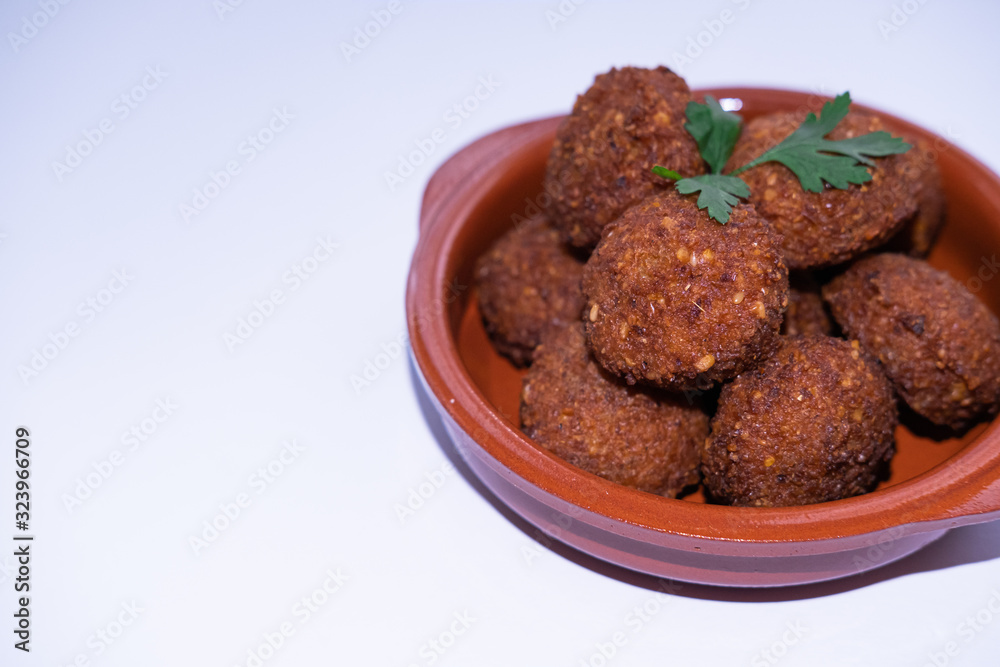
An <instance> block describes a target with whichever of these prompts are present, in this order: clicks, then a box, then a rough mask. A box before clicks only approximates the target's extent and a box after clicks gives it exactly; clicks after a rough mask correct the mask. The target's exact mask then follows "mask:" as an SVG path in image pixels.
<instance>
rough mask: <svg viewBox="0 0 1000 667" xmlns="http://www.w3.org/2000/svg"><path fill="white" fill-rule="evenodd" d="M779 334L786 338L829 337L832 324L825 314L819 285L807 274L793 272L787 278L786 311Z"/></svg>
mask: <svg viewBox="0 0 1000 667" xmlns="http://www.w3.org/2000/svg"><path fill="white" fill-rule="evenodd" d="M781 333H782V334H783V335H788V336H797V335H800V334H801V335H803V336H817V335H821V334H822V335H826V336H829V335H831V334H832V333H833V322H831V321H830V316H829V315H827V312H826V303H824V301H823V296H822V295H821V294H820V286H819V283H817V282H816V280H815V278H813V277H812V276H811V275H809V274H803V273H801V272H797V271H793V272H791V273H790V274H789V276H788V309H787V310H785V319H784V320H783V321H782V323H781Z"/></svg>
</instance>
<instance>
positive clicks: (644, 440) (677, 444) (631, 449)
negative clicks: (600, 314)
mask: <svg viewBox="0 0 1000 667" xmlns="http://www.w3.org/2000/svg"><path fill="white" fill-rule="evenodd" d="M521 424H522V427H521V428H522V430H523V431H524V433H525V434H526V435H527V436H528V437H529V438H531V439H532V440H534V441H535V442H536V443H538V444H539V445H540V446H542V447H544V448H545V449H547V450H549V451H550V452H552V453H553V454H555V455H556V456H558V457H560V458H562V459H564V460H566V461H568V462H569V463H571V464H573V465H575V466H577V467H578V468H582V469H583V470H586V471H587V472H591V473H594V474H595V475H599V476H600V477H603V478H604V479H607V480H610V481H612V482H615V483H617V484H623V485H625V486H630V487H633V488H636V489H639V490H641V491H648V492H649V493H656V494H660V495H663V496H667V497H670V498H673V497H675V496H676V495H677V494H678V493H679V492H680V491H681V490H682V489H684V487H686V486H690V485H692V484H696V483H697V482H698V464H699V447H700V446H701V444H702V443H703V442H704V441H705V437H706V436H707V435H708V416H707V415H706V414H705V413H704V412H703V411H702V410H701V409H700V408H699V407H698V406H697V405H692V404H690V403H689V402H688V401H687V400H686V399H685V398H684V397H683V396H675V395H672V394H667V393H665V392H660V391H657V390H654V389H644V388H639V387H629V386H626V385H624V384H620V383H619V382H617V381H616V379H615V378H614V377H612V376H611V375H609V374H608V373H607V372H606V371H605V370H604V369H603V368H601V367H600V365H598V364H597V362H595V361H594V360H593V358H592V357H591V355H590V352H589V350H588V349H587V345H586V341H585V340H584V336H583V325H582V324H581V323H579V322H574V323H573V324H570V325H568V326H566V327H564V328H563V329H561V330H559V331H550V332H549V333H548V334H547V335H546V338H545V340H544V341H543V342H542V344H541V345H540V346H539V348H538V350H537V352H536V353H535V362H534V364H532V366H531V368H530V370H528V373H527V374H526V375H525V377H524V384H523V388H522V391H521Z"/></svg>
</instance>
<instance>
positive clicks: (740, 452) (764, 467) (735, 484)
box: [702, 336, 897, 507]
mask: <svg viewBox="0 0 1000 667" xmlns="http://www.w3.org/2000/svg"><path fill="white" fill-rule="evenodd" d="M896 424H897V413H896V403H895V398H894V396H893V394H892V387H891V386H890V384H889V381H888V380H887V379H886V378H885V376H884V374H883V373H882V370H881V369H880V368H879V365H878V363H877V362H875V361H874V360H873V359H871V358H870V357H868V355H866V354H865V353H864V352H863V351H862V350H861V348H860V345H858V342H857V341H851V342H848V341H845V340H841V339H838V338H831V337H829V336H795V337H789V338H784V339H783V340H782V344H781V347H780V348H779V350H778V351H777V352H776V353H775V354H774V356H772V357H771V358H770V359H769V360H768V361H766V362H764V363H763V364H762V365H761V366H760V367H759V368H758V369H756V370H754V371H750V372H747V373H744V374H742V375H740V376H739V377H738V378H736V379H735V380H733V382H731V383H730V384H727V385H726V386H725V387H723V388H722V393H721V395H720V397H719V407H718V411H717V412H716V414H715V417H714V418H713V419H712V435H711V437H710V438H709V439H708V441H707V442H706V444H705V447H704V448H703V451H702V473H703V475H704V479H705V487H706V488H707V489H708V490H709V492H710V493H711V495H712V497H713V499H715V500H717V501H719V502H724V503H727V504H732V505H740V506H756V507H782V506H790V505H808V504H812V503H819V502H825V501H828V500H837V499H839V498H847V497H850V496H855V495H858V494H861V493H866V492H868V491H871V490H872V489H873V488H874V487H875V484H876V483H877V481H878V475H879V473H880V471H881V467H882V466H883V463H884V462H886V461H888V460H889V459H890V458H891V457H892V454H893V451H894V442H895V441H894V439H893V431H894V429H895V427H896Z"/></svg>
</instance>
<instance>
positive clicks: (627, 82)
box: [545, 67, 705, 248]
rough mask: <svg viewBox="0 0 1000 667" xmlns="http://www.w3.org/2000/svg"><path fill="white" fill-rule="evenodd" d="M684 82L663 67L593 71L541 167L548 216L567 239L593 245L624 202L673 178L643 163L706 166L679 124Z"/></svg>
mask: <svg viewBox="0 0 1000 667" xmlns="http://www.w3.org/2000/svg"><path fill="white" fill-rule="evenodd" d="M689 102H691V89H690V88H688V85H687V83H685V82H684V79H682V78H681V77H679V76H677V75H676V74H674V73H673V72H671V71H670V70H669V69H667V68H666V67H657V68H656V69H643V68H638V67H624V68H622V69H612V70H611V71H610V72H607V73H606V74H601V75H598V76H597V78H595V79H594V83H593V85H592V86H591V87H590V88H589V89H588V90H587V92H585V93H584V94H583V95H580V96H579V97H577V99H576V104H574V105H573V112H572V113H571V114H570V115H569V116H567V117H566V119H565V120H564V121H563V122H562V124H561V125H560V126H559V129H558V131H557V132H556V140H555V143H554V144H553V146H552V151H551V153H550V154H549V161H548V165H547V168H546V172H545V191H546V192H547V193H548V194H549V195H551V199H550V200H548V206H547V208H546V210H547V212H548V214H549V216H550V217H551V218H552V220H553V221H554V222H555V224H556V225H557V226H558V227H559V229H560V230H561V231H562V233H563V238H564V239H565V240H567V241H568V242H569V243H570V244H571V245H573V246H576V247H580V248H592V247H593V246H594V244H596V243H597V241H598V240H599V239H600V238H601V229H603V228H604V226H605V225H606V224H607V223H609V222H611V221H612V220H614V219H615V218H617V217H618V216H619V215H621V214H622V212H623V211H624V210H625V209H626V208H628V207H629V206H630V205H632V204H634V203H636V202H638V201H639V200H641V199H644V198H645V197H647V196H649V195H651V194H653V193H654V192H656V191H658V190H662V189H666V188H668V187H671V188H672V187H673V186H672V184H670V183H668V182H667V181H665V180H663V179H662V178H660V177H659V176H656V175H654V174H653V173H652V172H651V171H650V170H651V169H652V168H653V167H654V166H655V165H657V164H662V165H665V166H667V167H669V168H670V169H674V170H676V171H678V172H679V173H680V174H682V175H683V176H695V175H698V174H703V173H705V166H704V163H703V162H702V159H701V155H700V153H699V152H698V145H697V144H696V143H695V140H694V139H693V138H692V137H691V135H690V134H688V132H687V130H685V129H684V122H685V116H684V112H685V109H686V108H687V105H688V103H689Z"/></svg>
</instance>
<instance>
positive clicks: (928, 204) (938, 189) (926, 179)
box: [882, 141, 945, 257]
mask: <svg viewBox="0 0 1000 667" xmlns="http://www.w3.org/2000/svg"><path fill="white" fill-rule="evenodd" d="M910 143H914V142H913V141H910ZM915 143H916V146H915V147H914V149H913V150H914V151H917V156H918V157H919V160H918V161H917V163H916V164H915V165H914V168H915V169H918V170H919V177H918V178H919V188H920V191H919V192H918V193H917V207H918V208H917V214H916V215H915V216H913V218H911V219H910V221H909V222H907V223H906V224H905V225H903V228H902V229H901V230H899V232H898V233H897V234H896V235H895V236H894V237H892V238H891V239H890V240H889V242H888V243H887V244H886V245H885V247H884V248H882V250H883V251H885V252H903V253H906V254H908V255H910V256H911V257H926V256H927V255H928V253H930V251H931V246H933V245H934V241H935V240H936V239H937V235H938V232H940V231H941V227H942V226H944V213H945V198H944V186H943V185H942V183H941V170H940V169H939V168H938V166H937V162H936V160H935V159H934V152H933V151H932V150H931V147H930V146H929V145H928V144H927V142H925V141H917V142H915Z"/></svg>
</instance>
